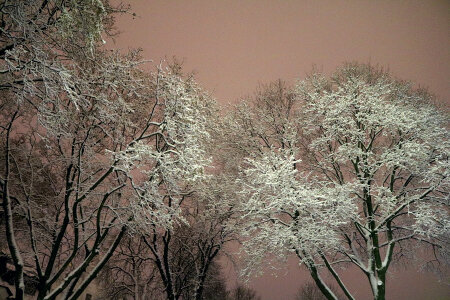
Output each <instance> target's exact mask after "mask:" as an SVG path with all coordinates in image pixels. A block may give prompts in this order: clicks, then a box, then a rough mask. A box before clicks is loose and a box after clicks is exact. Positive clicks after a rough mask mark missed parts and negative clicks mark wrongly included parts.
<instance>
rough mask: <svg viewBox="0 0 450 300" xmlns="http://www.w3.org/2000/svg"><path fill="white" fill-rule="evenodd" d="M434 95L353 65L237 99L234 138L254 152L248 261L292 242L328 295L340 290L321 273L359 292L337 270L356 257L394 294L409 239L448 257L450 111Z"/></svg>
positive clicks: (246, 204) (282, 251)
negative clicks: (390, 281)
mask: <svg viewBox="0 0 450 300" xmlns="http://www.w3.org/2000/svg"><path fill="white" fill-rule="evenodd" d="M431 100H432V99H431V97H430V96H429V95H428V94H427V93H426V92H424V91H423V90H416V89H414V88H413V87H412V86H411V84H409V83H407V82H402V81H398V80H395V79H393V78H392V77H391V76H390V75H389V74H388V73H387V72H384V71H382V70H378V69H376V68H374V67H372V66H368V65H360V64H346V65H344V66H343V67H342V68H340V69H338V70H337V71H336V72H335V73H334V74H333V75H332V76H331V78H326V77H325V76H323V75H321V74H314V75H311V76H309V77H308V78H307V79H306V80H305V81H303V82H300V83H299V84H298V85H297V86H296V87H295V89H293V90H291V91H289V90H288V89H287V88H285V87H284V86H283V85H281V84H277V85H272V86H270V87H268V88H266V89H265V90H263V91H262V92H260V93H259V94H258V95H257V97H256V98H255V99H254V101H253V103H246V104H241V105H240V106H238V107H237V109H236V111H235V112H234V115H233V117H232V118H230V124H231V126H232V128H233V130H232V133H231V135H233V136H234V138H233V142H232V145H233V147H234V148H235V149H238V150H239V149H241V150H242V151H241V153H243V154H246V155H243V159H242V162H241V170H242V178H241V179H240V181H241V184H242V192H241V194H242V199H243V201H242V206H241V209H242V213H243V214H244V217H245V218H246V220H248V225H247V227H246V228H245V229H246V232H247V233H248V237H247V241H246V242H245V244H244V247H245V250H246V252H247V254H248V255H249V265H248V269H247V270H251V271H254V270H255V268H256V266H258V265H261V263H263V262H264V261H265V259H266V258H267V255H266V254H267V253H271V254H275V255H278V256H280V257H286V255H287V254H288V253H290V252H292V253H295V254H296V255H297V257H298V258H299V259H300V261H301V262H302V263H304V265H305V266H306V267H307V269H308V270H309V272H310V274H311V276H312V278H313V279H314V281H315V283H316V284H317V285H318V287H319V288H320V290H321V291H322V293H323V294H324V295H325V296H326V297H327V298H328V299H337V298H336V295H335V294H334V293H333V292H332V290H331V289H330V288H329V287H328V286H327V284H326V283H325V282H324V280H323V279H322V277H321V276H320V272H321V271H328V272H329V273H330V274H331V276H332V277H333V278H334V279H335V280H336V283H337V284H338V286H339V287H340V289H341V290H342V291H343V293H344V294H345V295H346V297H347V298H349V299H353V296H352V295H351V292H350V290H349V289H348V288H347V287H346V286H345V284H344V282H343V281H342V279H341V277H340V276H339V274H338V271H337V267H338V266H340V265H346V264H348V263H350V264H353V265H355V266H357V267H358V268H359V270H360V271H361V272H362V273H363V274H365V275H366V276H367V278H368V280H369V283H370V286H371V288H372V292H373V296H374V299H385V293H386V277H387V271H388V268H389V266H390V265H391V263H392V261H393V260H395V256H396V254H400V255H401V254H404V251H405V250H406V249H405V248H404V247H406V248H408V247H412V246H413V245H417V247H427V246H431V247H433V249H434V250H437V251H436V252H435V253H436V258H441V259H443V260H444V261H445V260H446V259H447V260H448V257H447V251H448V247H449V243H448V236H449V233H450V227H449V225H450V218H449V207H448V197H449V193H448V191H449V179H448V176H449V172H450V168H449V161H448V159H449V150H450V148H449V146H450V145H449V136H448V117H447V115H446V114H445V113H443V112H442V111H440V110H439V109H438V108H436V107H435V106H434V105H432V104H431ZM406 243H408V244H407V246H406ZM396 249H397V250H396ZM438 252H439V253H438Z"/></svg>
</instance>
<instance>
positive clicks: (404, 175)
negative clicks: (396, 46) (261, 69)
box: [0, 0, 450, 300]
mask: <svg viewBox="0 0 450 300" xmlns="http://www.w3.org/2000/svg"><path fill="white" fill-rule="evenodd" d="M126 11H127V8H126V7H123V6H121V5H118V6H114V5H112V4H111V3H109V1H107V0H61V1H60V0H58V1H56V0H35V1H24V0H23V1H21V0H14V1H10V0H6V1H3V2H2V3H0V23H1V26H0V96H1V100H0V110H1V111H0V196H1V207H2V210H1V211H0V229H1V235H2V238H3V237H4V239H5V240H6V242H5V243H3V244H1V245H0V250H1V251H2V254H1V255H0V256H1V257H2V261H3V258H4V257H6V260H8V261H10V264H9V265H11V266H12V268H9V267H8V268H9V269H8V268H6V267H5V268H6V269H8V270H7V271H5V272H4V273H2V274H0V277H1V279H2V281H6V282H8V283H9V284H10V286H14V297H15V299H24V298H25V293H26V292H27V291H28V290H27V286H26V280H25V277H26V278H31V280H32V281H33V282H34V285H35V286H36V288H37V291H36V294H35V295H34V296H35V297H36V298H37V299H77V298H79V297H81V295H82V294H83V293H86V291H87V290H88V289H89V288H90V286H92V285H93V284H97V285H99V286H100V287H101V288H103V290H104V294H105V297H106V298H109V299H119V298H120V297H125V298H126V297H128V298H133V299H142V300H144V299H158V298H167V299H171V300H175V299H197V300H201V299H206V298H205V297H212V298H214V297H216V298H217V297H222V298H223V299H225V298H227V299H235V298H236V299H241V298H242V297H247V298H249V299H251V298H256V296H255V294H254V293H253V292H252V291H251V290H248V289H246V288H243V287H240V286H239V287H238V288H236V289H235V291H234V292H232V293H228V292H227V291H226V287H225V286H224V283H223V281H224V279H223V278H222V275H221V272H220V264H218V262H217V259H218V258H219V257H220V255H221V254H222V253H223V252H224V248H225V246H226V245H227V244H229V243H230V242H232V241H237V240H239V241H240V242H241V244H242V249H243V252H244V253H245V255H246V256H245V260H246V266H244V267H243V268H242V273H243V274H246V275H252V274H255V273H259V271H262V270H263V269H264V268H263V266H265V265H266V264H267V263H271V262H272V260H271V259H272V258H273V257H274V256H275V257H277V258H279V259H281V260H285V259H286V258H287V257H288V256H289V255H291V254H292V255H295V256H296V257H298V259H299V263H301V264H304V265H305V266H306V268H307V269H308V271H309V272H310V274H311V276H312V279H313V280H314V282H315V284H316V285H317V287H318V289H319V290H320V292H321V293H322V294H323V295H324V296H325V297H326V298H327V299H337V297H338V296H337V295H338V294H339V295H340V294H344V295H345V297H347V298H348V299H353V296H352V294H351V292H350V288H349V287H347V286H346V285H345V284H344V282H343V280H342V278H341V277H340V275H339V274H338V268H339V267H340V266H342V265H349V264H352V265H354V266H356V267H357V268H358V269H359V270H360V271H361V272H362V273H363V274H365V275H366V276H367V278H368V281H369V283H370V286H371V289H372V292H373V296H374V299H385V295H386V278H387V272H388V269H389V266H390V265H391V263H392V262H393V261H395V260H396V258H397V256H404V255H406V254H407V253H408V252H409V253H412V252H414V251H413V249H415V248H414V247H419V246H420V247H430V248H431V249H432V250H434V252H433V255H434V256H433V257H432V259H436V260H439V261H444V262H448V253H449V252H448V250H449V240H448V236H449V232H450V218H449V208H448V204H449V203H448V199H449V198H448V197H449V193H448V191H449V189H450V186H449V179H448V177H449V173H450V168H449V149H450V144H449V143H450V141H449V135H448V116H447V115H445V114H443V113H442V110H440V109H438V108H436V106H435V105H433V104H432V97H431V96H430V95H429V94H428V93H426V92H425V91H423V90H417V89H414V88H413V87H412V86H411V84H409V83H407V82H402V81H398V80H396V79H394V78H392V76H391V75H389V74H388V73H387V72H384V71H383V70H379V69H377V68H375V67H373V66H370V65H361V64H346V65H344V66H343V67H341V68H340V69H338V70H337V71H336V72H335V73H334V74H333V75H332V76H331V77H329V78H328V77H326V76H324V75H321V74H313V75H311V76H309V77H308V78H307V79H306V80H304V81H302V82H299V83H298V84H297V85H296V86H295V87H292V88H291V87H288V86H286V84H284V83H283V82H281V81H279V82H276V83H273V84H270V85H268V86H263V87H262V88H261V89H260V90H259V91H258V92H257V93H256V95H255V97H254V98H252V99H249V100H244V101H242V102H241V103H240V104H238V105H237V106H236V107H234V108H233V109H232V110H230V111H228V112H226V116H225V117H222V116H221V113H220V112H219V110H218V108H217V106H216V103H215V101H214V100H213V99H212V97H211V96H210V95H209V94H208V93H207V92H205V91H204V90H202V89H201V88H200V87H199V85H198V84H197V83H196V82H195V80H194V78H193V76H187V75H184V74H183V73H182V72H181V69H180V66H179V65H178V64H177V63H173V64H160V65H159V66H156V67H155V68H154V70H153V72H147V71H144V69H143V67H142V65H143V64H144V63H145V61H144V60H143V59H142V58H141V56H140V53H139V51H130V52H129V53H125V54H124V53H120V52H119V51H110V50H106V49H104V46H103V44H104V42H105V41H104V39H107V38H108V37H110V36H112V35H113V34H114V32H113V25H114V15H115V14H117V13H125V12H126ZM421 249H423V248H421ZM3 252H4V253H5V255H3ZM426 258H430V256H429V255H428V256H427V257H426ZM2 270H3V269H2ZM326 272H328V273H329V274H330V275H331V278H333V279H334V280H335V283H336V284H337V288H334V287H333V288H332V287H331V285H330V284H329V283H327V282H325V281H324V280H323V277H322V276H323V274H324V273H326ZM8 274H9V275H8ZM11 274H12V275H11ZM8 276H9V277H8ZM96 278H99V280H96V281H95V279H96ZM27 280H28V279H27ZM113 281H114V282H113ZM336 289H339V291H336ZM240 297H241V298H240ZM128 298H127V299H128ZM214 299H215V298H214Z"/></svg>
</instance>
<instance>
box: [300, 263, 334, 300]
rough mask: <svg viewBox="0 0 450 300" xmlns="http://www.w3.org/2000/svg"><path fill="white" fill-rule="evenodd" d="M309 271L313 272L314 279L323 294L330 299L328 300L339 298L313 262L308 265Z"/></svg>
mask: <svg viewBox="0 0 450 300" xmlns="http://www.w3.org/2000/svg"><path fill="white" fill-rule="evenodd" d="M306 266H307V268H308V270H309V273H310V274H311V277H312V279H313V280H314V282H315V283H316V285H317V287H318V288H319V289H320V291H321V292H322V294H323V295H324V296H325V297H326V298H327V299H328V300H339V299H338V298H337V297H336V295H335V294H334V293H333V291H331V289H330V288H329V287H328V286H327V285H326V283H325V282H324V281H323V280H322V278H321V277H320V274H319V272H318V270H317V268H316V267H315V266H314V265H312V264H309V263H308V264H307V265H306Z"/></svg>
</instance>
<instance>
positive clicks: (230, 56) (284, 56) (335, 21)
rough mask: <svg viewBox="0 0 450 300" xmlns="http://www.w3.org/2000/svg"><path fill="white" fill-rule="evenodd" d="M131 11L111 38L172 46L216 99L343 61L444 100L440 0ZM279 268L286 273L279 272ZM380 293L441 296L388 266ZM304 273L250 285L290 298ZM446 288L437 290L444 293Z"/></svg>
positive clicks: (447, 29) (133, 44)
mask: <svg viewBox="0 0 450 300" xmlns="http://www.w3.org/2000/svg"><path fill="white" fill-rule="evenodd" d="M128 3H130V4H131V6H132V11H133V12H136V13H137V15H138V16H137V17H136V18H132V17H131V15H129V16H125V17H121V18H119V19H118V22H117V27H118V29H119V30H121V31H122V34H121V36H120V37H119V38H118V39H117V41H116V43H115V44H114V45H112V47H115V48H120V49H124V50H126V49H128V48H137V47H140V48H142V49H143V55H144V57H145V58H146V59H152V60H153V61H154V62H155V63H158V62H159V61H160V60H161V59H163V58H164V57H169V58H171V57H173V56H176V57H178V58H180V59H184V61H185V65H184V66H185V71H195V72H196V73H197V76H196V77H197V80H198V82H199V83H200V84H201V85H202V86H203V87H204V88H205V89H206V90H209V91H211V92H212V93H213V95H214V96H215V98H216V99H217V100H218V101H219V102H220V103H223V104H224V103H227V102H236V101H238V100H239V98H242V97H245V96H247V95H251V94H252V93H253V91H254V90H255V88H256V87H257V85H258V84H259V83H267V82H270V81H273V80H276V79H278V78H282V79H285V80H287V81H289V82H294V81H295V80H296V79H298V78H303V77H304V76H305V74H306V73H308V72H310V71H311V69H312V67H313V65H316V66H317V67H318V68H319V69H322V70H323V71H325V72H327V73H328V72H331V71H333V70H334V69H335V68H336V67H337V66H339V65H340V64H342V63H343V62H344V61H359V62H370V63H372V64H379V65H381V66H383V67H388V68H389V69H390V70H391V71H392V73H393V74H394V75H396V76H397V77H399V78H401V79H405V80H411V81H412V82H414V83H415V84H419V85H421V86H425V87H428V88H429V90H430V91H431V92H432V93H434V94H435V95H436V96H437V97H438V99H439V101H440V102H442V103H446V104H447V105H448V104H450V91H449V89H448V86H449V78H450V51H449V50H450V47H449V46H450V1H446V0H443V1H432V0H426V1H424V0H418V1H400V0H398V1H386V0H379V1H369V0H367V1H363V0H354V1H349V0H348V1H337V0H320V1H319V0H316V1H312V0H311V1H300V0H298V1H293V0H242V1H237V0H236V1H228V0H220V1H219V0H215V1H214V0H190V1H174V0H165V1H164V0H152V1H150V0H140V1H136V0H135V1H132V0H130V1H128ZM286 272H288V273H287V274H285V273H286ZM359 276H361V274H359V273H355V272H347V274H346V275H345V277H346V278H349V280H350V281H351V285H350V288H351V290H353V291H355V296H356V298H357V299H368V298H366V297H368V294H367V293H366V292H365V291H367V289H368V285H367V283H366V280H365V279H364V278H360V279H359V278H358V277H359ZM392 276H393V277H394V280H395V283H394V280H391V281H390V282H388V296H390V297H388V299H389V298H390V299H445V298H447V299H449V298H450V288H449V286H445V285H442V284H439V283H437V279H436V278H435V277H433V275H431V274H424V273H417V272H416V271H413V270H409V271H397V272H395V273H394V274H392ZM305 279H307V280H309V278H308V276H305V274H304V272H302V271H301V270H299V268H298V267H297V265H296V262H295V261H294V260H293V261H292V262H291V263H290V264H289V266H288V267H286V268H285V271H280V272H278V277H274V276H271V275H270V274H268V275H265V276H263V277H261V278H258V279H254V280H252V281H251V283H250V286H251V287H253V288H254V289H256V290H257V291H258V293H259V294H260V295H261V296H262V298H263V299H264V300H266V299H292V298H293V295H294V294H295V292H296V290H297V288H298V286H299V285H301V283H302V282H303V280H305ZM446 296H447V297H446Z"/></svg>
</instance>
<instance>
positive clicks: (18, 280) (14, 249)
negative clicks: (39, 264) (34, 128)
mask: <svg viewBox="0 0 450 300" xmlns="http://www.w3.org/2000/svg"><path fill="white" fill-rule="evenodd" d="M17 113H18V111H16V112H15V113H14V114H13V116H12V118H11V121H10V122H9V124H8V127H7V129H6V145H5V149H6V150H5V151H6V153H5V179H4V182H3V185H2V204H3V205H2V206H3V211H4V212H5V219H6V222H5V230H6V241H7V243H8V248H9V253H10V255H11V258H12V260H13V263H14V268H15V273H14V286H15V288H16V298H15V299H16V300H22V299H23V298H24V293H25V283H24V280H23V258H22V255H21V254H20V250H19V247H18V245H17V242H16V237H15V233H14V224H13V214H12V209H11V198H10V196H9V179H10V175H11V174H10V172H11V170H10V164H9V155H10V154H9V152H10V149H9V137H10V133H11V128H12V124H13V122H14V120H15V119H16V116H17Z"/></svg>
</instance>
